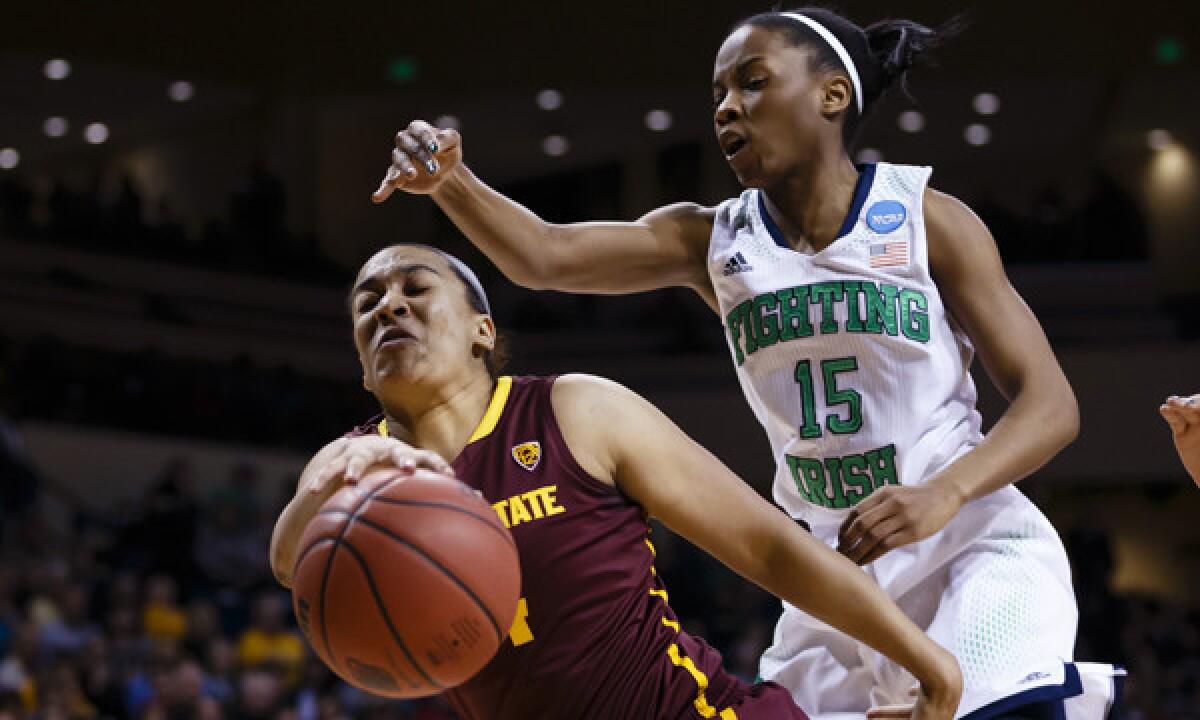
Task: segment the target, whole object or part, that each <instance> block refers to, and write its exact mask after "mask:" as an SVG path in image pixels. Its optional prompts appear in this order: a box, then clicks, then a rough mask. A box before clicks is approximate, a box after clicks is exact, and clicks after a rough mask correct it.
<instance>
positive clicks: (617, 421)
mask: <svg viewBox="0 0 1200 720" xmlns="http://www.w3.org/2000/svg"><path fill="white" fill-rule="evenodd" d="M550 399H551V405H552V407H553V408H554V416H555V419H556V420H557V421H558V427H559V431H560V432H561V433H562V436H563V440H564V441H565V442H566V443H567V447H568V448H569V449H570V451H571V454H572V455H574V456H575V460H576V461H577V462H578V463H579V465H580V466H581V467H583V469H584V470H585V471H587V473H588V474H589V475H591V476H592V477H594V478H596V479H597V480H600V481H601V482H605V483H610V484H611V483H612V482H613V481H614V477H615V466H614V460H613V458H614V453H613V448H614V447H616V446H618V445H620V444H621V443H622V442H623V439H622V435H621V433H622V432H623V431H624V426H625V424H626V423H625V422H624V421H625V419H627V418H629V417H630V416H631V415H632V414H633V413H631V410H632V409H633V408H635V407H636V406H637V404H638V403H644V402H645V401H644V400H642V398H641V396H639V395H638V394H637V393H635V392H633V391H632V390H630V389H629V388H627V387H625V386H624V385H621V384H620V383H618V382H614V381H612V380H609V379H608V378H603V377H599V376H597V375H588V374H585V373H571V374H568V375H561V376H559V377H558V378H556V379H555V381H554V387H553V389H552V391H551V396H550Z"/></svg>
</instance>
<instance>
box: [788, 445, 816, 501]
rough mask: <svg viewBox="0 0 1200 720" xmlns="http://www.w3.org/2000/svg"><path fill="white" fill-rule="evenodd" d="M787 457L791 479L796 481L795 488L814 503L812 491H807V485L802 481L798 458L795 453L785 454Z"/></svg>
mask: <svg viewBox="0 0 1200 720" xmlns="http://www.w3.org/2000/svg"><path fill="white" fill-rule="evenodd" d="M784 457H786V458H787V464H788V469H790V470H791V471H792V481H793V482H795V483H796V490H798V491H799V492H800V494H801V495H802V496H803V497H804V499H805V500H807V501H809V502H810V503H815V502H816V500H813V496H812V493H810V492H809V491H808V486H807V485H805V483H804V476H803V475H802V474H801V471H800V458H798V457H796V456H795V455H785V456H784Z"/></svg>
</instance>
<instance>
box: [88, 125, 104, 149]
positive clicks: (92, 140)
mask: <svg viewBox="0 0 1200 720" xmlns="http://www.w3.org/2000/svg"><path fill="white" fill-rule="evenodd" d="M83 139H84V140H87V141H88V143H89V144H91V145H99V144H100V143H102V142H104V141H105V140H107V139H108V126H107V125H105V124H104V123H98V122H94V123H92V124H90V125H88V126H87V127H85V128H84V129H83Z"/></svg>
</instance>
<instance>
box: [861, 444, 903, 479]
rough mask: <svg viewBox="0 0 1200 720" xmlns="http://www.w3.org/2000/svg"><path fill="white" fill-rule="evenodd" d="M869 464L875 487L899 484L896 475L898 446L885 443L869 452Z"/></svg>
mask: <svg viewBox="0 0 1200 720" xmlns="http://www.w3.org/2000/svg"><path fill="white" fill-rule="evenodd" d="M867 465H868V467H869V469H870V471H871V481H872V483H874V485H875V489H876V490H878V489H879V488H881V487H883V486H884V485H899V484H900V479H899V477H897V475H896V446H895V445H885V446H884V447H881V448H876V449H874V450H872V451H870V452H868V453H867Z"/></svg>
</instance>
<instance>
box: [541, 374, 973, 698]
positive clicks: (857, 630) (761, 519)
mask: <svg viewBox="0 0 1200 720" xmlns="http://www.w3.org/2000/svg"><path fill="white" fill-rule="evenodd" d="M553 403H554V411H555V415H556V416H557V418H558V421H559V426H560V427H561V428H562V432H563V436H564V438H565V439H566V441H567V444H568V446H569V447H570V449H571V452H572V453H573V454H574V455H575V457H576V459H577V460H578V461H579V463H580V465H581V466H582V467H583V468H584V469H585V470H587V471H588V472H589V473H591V474H592V475H594V476H595V477H597V478H599V479H601V480H610V481H612V482H614V483H615V484H616V485H617V486H618V487H619V488H620V489H621V490H622V491H623V492H624V493H625V494H626V495H628V496H629V497H630V498H632V499H633V500H635V501H636V502H638V503H639V504H640V505H641V506H642V507H643V508H644V509H645V510H646V512H647V513H649V514H650V515H652V516H654V517H657V518H659V519H660V520H662V522H663V523H664V524H666V525H667V527H669V528H671V529H672V530H674V531H675V532H677V533H679V534H680V535H682V536H683V537H685V538H687V539H688V540H690V541H691V542H693V543H695V544H696V545H698V546H700V547H701V548H703V549H704V550H706V551H708V552H709V553H710V554H712V555H713V556H714V557H716V558H717V559H718V560H720V561H721V562H723V563H724V564H725V565H727V566H728V567H729V568H730V569H732V570H734V571H735V572H737V573H739V574H740V575H742V576H744V577H746V578H747V579H749V580H751V581H753V582H755V583H757V584H758V585H761V586H762V587H764V588H766V589H767V590H768V591H770V592H772V593H774V594H775V595H776V596H778V597H780V598H783V599H785V600H787V601H788V602H790V603H792V604H793V605H795V606H796V607H798V608H801V609H803V610H804V611H805V612H808V613H810V614H811V615H813V616H814V617H817V618H819V619H820V620H822V621H824V622H826V623H828V624H829V625H831V626H833V627H835V628H837V629H838V630H840V631H842V632H844V633H846V634H848V635H850V636H852V637H854V638H856V639H858V640H860V641H862V642H864V643H866V644H867V645H870V646H871V647H873V648H875V649H876V650H878V651H880V652H882V653H884V654H885V655H887V656H888V657H890V658H892V659H893V660H895V661H896V662H898V663H900V664H901V665H903V666H904V667H905V668H907V669H908V670H909V672H911V673H912V674H913V676H914V677H916V678H917V680H918V681H919V682H920V683H921V697H920V699H919V703H918V705H919V707H918V714H916V715H914V717H919V718H939V719H942V718H944V719H946V720H948V719H949V718H952V717H953V716H954V711H955V710H956V709H957V707H958V701H959V697H960V695H961V693H962V677H961V674H960V672H959V668H958V664H957V662H956V661H955V660H954V657H953V656H951V655H950V653H948V652H946V651H945V650H944V649H942V648H941V647H939V646H938V645H937V644H936V643H934V642H933V641H932V640H930V639H929V638H928V637H927V636H926V635H925V634H924V633H923V632H921V630H920V628H918V627H917V626H916V625H914V624H913V623H912V621H910V620H909V619H908V618H907V617H906V616H905V615H904V614H903V613H902V612H901V611H900V609H899V608H898V607H896V605H895V603H893V602H892V601H891V599H889V598H888V597H887V595H886V594H885V593H884V592H883V590H881V589H880V588H879V586H878V585H876V584H875V583H874V582H873V581H872V580H871V579H870V578H869V577H868V576H867V575H866V574H865V573H863V572H862V571H861V570H859V569H858V567H856V566H855V565H854V564H853V563H851V562H850V561H849V560H847V559H846V558H845V557H842V556H841V555H839V554H837V553H835V552H834V551H833V550H831V549H830V548H828V547H827V546H825V545H824V544H822V543H821V542H819V541H817V540H815V539H814V538H813V537H812V536H811V535H809V533H807V532H806V531H804V530H803V529H801V527H800V526H799V525H798V524H796V523H795V522H793V521H792V520H791V519H790V518H788V517H787V516H786V515H784V514H783V513H782V512H780V511H779V510H777V509H776V508H775V507H774V506H772V505H771V504H770V503H768V502H767V501H766V500H764V499H762V498H761V497H759V495H758V494H757V493H755V492H754V490H752V489H751V488H750V487H749V486H747V485H746V484H745V483H743V482H742V481H741V480H740V479H739V478H738V477H737V476H736V475H734V474H733V473H732V472H730V470H729V469H728V468H726V467H725V466H724V465H723V464H722V463H721V461H720V460H718V459H717V458H715V457H714V456H713V455H712V454H710V453H709V452H708V451H706V450H705V449H704V448H702V447H700V445H698V444H697V443H695V442H694V441H692V440H691V438H689V437H688V436H687V435H685V434H684V433H683V432H682V431H681V430H680V429H679V428H678V427H676V426H675V424H674V423H672V422H671V421H670V420H669V419H668V418H667V417H666V416H665V415H663V414H662V413H661V412H659V411H658V410H657V409H656V408H655V407H654V406H653V405H651V404H650V403H648V402H646V401H645V400H643V399H642V398H641V397H639V396H638V395H636V394H635V393H633V392H631V391H629V390H627V389H625V388H624V387H622V386H620V385H617V384H616V383H612V382H610V381H607V380H603V379H601V378H596V377H591V376H585V375H570V376H565V377H563V378H560V379H559V380H558V381H557V382H556V383H555V387H554V395H553Z"/></svg>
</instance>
